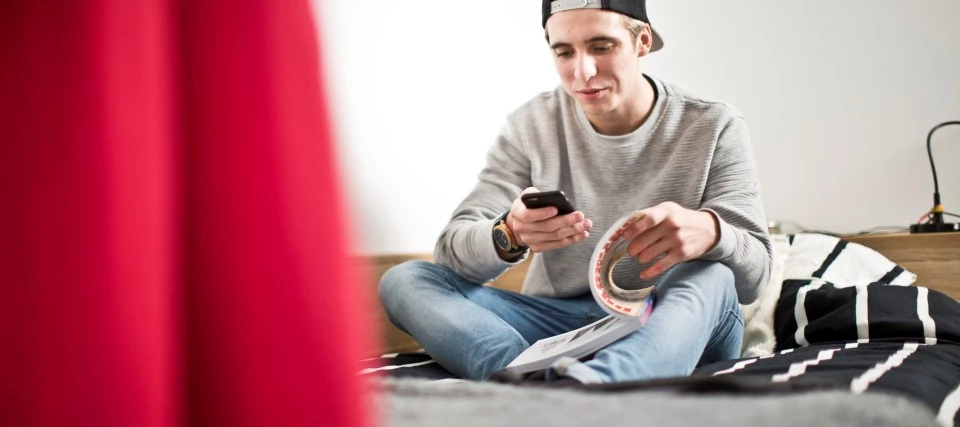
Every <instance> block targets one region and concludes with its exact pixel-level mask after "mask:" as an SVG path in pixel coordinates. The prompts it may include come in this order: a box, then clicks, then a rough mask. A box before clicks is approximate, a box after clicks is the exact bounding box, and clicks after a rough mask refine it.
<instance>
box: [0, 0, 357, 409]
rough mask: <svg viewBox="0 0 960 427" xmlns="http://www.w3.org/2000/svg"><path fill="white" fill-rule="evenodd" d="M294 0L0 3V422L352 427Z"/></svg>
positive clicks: (318, 103) (321, 107)
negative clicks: (289, 0) (291, 0)
mask: <svg viewBox="0 0 960 427" xmlns="http://www.w3.org/2000/svg"><path fill="white" fill-rule="evenodd" d="M324 100H325V94H324V87H323V81H322V79H321V72H320V56H319V52H318V38H317V34H316V29H315V27H314V21H313V18H312V14H311V10H310V7H309V4H308V3H307V2H306V1H294V2H286V1H273V0H231V1H220V0H208V1H191V0H182V1H169V0H168V1H164V0H139V1H131V0H99V1H96V0H65V1H43V0H23V1H16V0H14V1H3V2H0V289H2V291H0V425H3V426H72V425H77V426H89V425H97V426H175V425H197V426H219V425H224V426H267V425H269V426H282V425H311V426H355V425H368V423H369V422H370V421H371V417H369V413H370V411H371V409H372V408H371V406H370V405H369V403H368V402H367V400H366V399H365V396H366V394H365V390H364V389H363V388H362V384H361V383H360V382H359V381H358V379H357V377H356V376H355V372H354V369H353V367H352V362H353V361H354V360H356V359H357V358H359V356H360V355H361V353H363V352H364V350H365V349H370V348H373V347H372V345H371V344H372V343H371V342H370V341H369V340H368V337H369V335H368V334H367V329H366V327H367V325H365V324H363V322H362V320H363V319H364V317H363V316H360V315H359V314H358V313H359V311H358V310H359V309H362V308H363V306H364V301H365V300H366V298H367V297H366V295H365V293H364V289H365V287H364V286H360V285H359V284H361V283H365V282H364V281H362V280H360V279H362V278H361V277H358V274H357V272H355V271H352V270H351V269H350V268H349V265H348V263H347V258H346V254H347V253H348V242H347V239H348V237H349V233H348V232H347V230H349V224H347V223H346V222H345V206H344V205H343V203H342V199H341V195H340V193H339V192H338V188H339V182H338V177H337V171H336V169H335V167H334V166H335V165H334V164H335V158H334V150H333V146H332V130H331V127H330V122H329V118H328V117H329V114H328V111H327V105H326V104H325V102H324Z"/></svg>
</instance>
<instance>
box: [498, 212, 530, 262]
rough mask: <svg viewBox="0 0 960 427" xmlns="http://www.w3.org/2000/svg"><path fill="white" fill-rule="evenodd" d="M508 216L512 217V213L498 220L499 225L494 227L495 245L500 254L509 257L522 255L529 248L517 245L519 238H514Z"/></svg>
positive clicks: (501, 216)
mask: <svg viewBox="0 0 960 427" xmlns="http://www.w3.org/2000/svg"><path fill="white" fill-rule="evenodd" d="M507 215H510V211H507V212H506V213H505V214H503V215H500V217H499V218H497V225H495V226H493V243H494V244H496V245H497V249H499V250H500V252H503V253H506V254H508V255H519V254H522V253H524V252H525V251H526V250H527V247H526V246H520V245H518V244H517V238H516V237H514V235H513V230H510V226H509V225H507Z"/></svg>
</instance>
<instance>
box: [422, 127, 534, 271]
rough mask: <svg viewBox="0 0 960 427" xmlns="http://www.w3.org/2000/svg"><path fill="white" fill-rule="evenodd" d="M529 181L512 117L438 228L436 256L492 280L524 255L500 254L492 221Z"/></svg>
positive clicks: (440, 261)
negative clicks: (508, 256) (506, 256)
mask: <svg viewBox="0 0 960 427" xmlns="http://www.w3.org/2000/svg"><path fill="white" fill-rule="evenodd" d="M530 183H531V179H530V159H529V157H528V156H527V154H526V153H525V152H524V150H523V149H522V146H521V141H520V140H519V138H518V135H517V132H516V128H515V127H514V126H513V125H512V124H511V123H510V122H509V121H508V123H507V124H506V125H505V126H504V127H503V129H502V130H501V131H500V135H498V137H497V140H496V142H495V143H494V144H493V146H492V147H491V148H490V150H489V151H488V152H487V163H486V165H485V166H484V168H483V170H481V171H480V175H479V177H478V181H477V184H476V186H475V187H474V188H473V191H471V192H470V194H469V195H468V196H467V197H466V198H465V199H464V200H463V201H462V202H460V205H459V206H457V208H456V210H454V212H453V216H452V218H451V219H450V222H449V223H448V224H447V226H446V227H445V228H444V229H443V231H442V232H441V233H440V237H439V239H438V240H437V245H436V247H435V248H434V253H433V258H434V261H435V262H436V263H437V264H440V265H442V266H444V267H447V268H449V269H450V270H452V271H454V272H456V273H457V274H459V275H461V276H463V277H464V278H465V279H467V280H470V281H472V282H475V283H485V282H488V281H490V280H493V279H495V278H497V276H499V275H500V274H502V273H503V272H504V271H506V269H507V268H509V267H511V266H513V265H515V264H517V263H519V262H520V261H522V260H523V258H525V257H526V254H524V256H523V257H521V258H520V259H518V260H516V261H513V262H507V261H504V260H502V259H500V257H499V256H498V255H497V249H496V247H495V246H494V242H493V227H494V225H496V224H495V222H496V219H497V218H498V217H499V216H500V215H502V214H503V213H504V212H506V211H507V210H509V209H510V206H511V205H512V204H513V201H514V199H516V198H517V197H519V195H520V192H521V191H523V189H524V188H526V187H529V186H530Z"/></svg>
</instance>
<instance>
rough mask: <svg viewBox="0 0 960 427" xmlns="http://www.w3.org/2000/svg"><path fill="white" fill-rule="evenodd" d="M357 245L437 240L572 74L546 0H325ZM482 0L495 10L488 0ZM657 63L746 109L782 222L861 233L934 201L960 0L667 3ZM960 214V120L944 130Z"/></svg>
mask: <svg viewBox="0 0 960 427" xmlns="http://www.w3.org/2000/svg"><path fill="white" fill-rule="evenodd" d="M314 1H315V5H316V6H317V8H316V9H317V10H318V11H319V15H320V18H319V22H320V27H321V34H322V38H323V42H324V49H325V53H324V54H325V65H326V69H327V79H328V85H329V87H330V89H331V92H330V93H331V97H332V99H331V101H330V102H331V105H332V107H333V108H332V111H333V113H334V116H335V119H336V127H337V131H338V141H339V144H340V150H341V158H342V162H341V172H342V174H343V176H344V181H345V184H346V189H347V190H348V196H349V199H348V202H349V203H350V211H351V212H352V213H353V214H354V217H353V220H352V221H353V225H354V227H355V229H356V230H355V232H354V235H355V236H356V237H357V238H358V239H359V241H358V242H357V243H356V244H355V250H356V251H359V252H362V253H393V252H430V251H432V249H433V244H434V241H435V239H436V237H437V235H438V234H439V233H440V230H441V229H442V228H443V226H444V224H445V223H446V221H447V220H448V218H449V215H450V214H451V212H452V211H453V209H454V207H455V206H456V205H457V204H458V203H459V202H460V200H461V199H462V198H463V197H464V196H465V195H466V194H467V192H468V191H469V190H470V189H471V188H472V186H473V182H474V180H475V178H476V175H477V173H478V172H479V170H480V168H481V167H482V165H483V162H484V156H485V153H486V151H487V148H488V147H489V146H490V144H491V143H492V142H493V140H494V137H495V136H496V134H497V131H498V130H499V129H500V126H501V125H502V124H503V120H504V117H505V116H506V115H507V114H508V113H509V112H510V111H512V110H513V109H514V108H516V107H517V106H519V105H520V104H521V103H523V102H524V101H526V100H527V99H528V98H529V97H531V96H533V95H534V94H536V93H537V92H540V91H544V90H549V89H551V88H553V87H555V86H556V84H558V82H559V79H558V78H557V76H556V74H555V71H554V69H553V63H552V60H551V59H550V55H549V52H548V50H547V48H546V43H545V42H544V40H543V31H542V29H541V27H540V2H539V1H535V0H485V1H482V2H459V1H450V0H420V1H417V2H401V1H396V0H369V1H365V2H360V1H355V0H314ZM478 5H480V6H478ZM648 9H649V10H648V12H649V14H650V18H651V20H652V21H653V25H654V27H655V28H657V30H658V31H659V32H660V34H661V35H662V36H663V38H664V40H665V42H666V47H665V48H664V50H662V51H660V52H657V53H656V54H654V55H652V56H650V57H648V59H646V62H645V64H646V65H645V67H646V71H647V72H648V73H651V74H653V75H656V76H658V77H660V78H663V79H666V80H669V81H672V82H675V83H680V84H682V85H684V86H687V87H689V88H691V89H694V90H696V91H698V92H700V93H702V94H704V95H707V96H710V97H714V98H717V99H721V100H724V101H726V102H729V103H731V104H733V105H734V106H736V107H737V108H738V109H740V111H742V112H743V113H744V114H745V116H746V118H747V121H748V123H749V126H750V130H751V135H752V138H753V147H754V150H755V153H756V158H757V167H758V170H759V175H760V182H761V184H762V186H763V200H764V205H765V207H766V210H767V216H768V217H769V218H770V219H784V220H792V221H796V222H799V223H801V224H803V225H805V226H807V227H809V228H815V229H822V230H832V231H836V232H853V231H858V230H863V229H866V228H870V227H874V226H886V225H894V226H906V225H908V224H910V223H912V222H916V220H917V218H918V217H919V216H920V215H921V214H923V213H924V212H925V211H926V210H928V209H929V208H930V207H931V204H932V194H933V182H932V181H933V180H932V177H931V173H930V166H929V162H928V160H927V157H926V156H927V154H926V148H925V140H926V135H927V132H928V131H929V130H930V128H931V127H933V126H934V125H935V124H937V123H939V122H942V121H945V120H960V26H958V25H957V18H958V17H960V2H958V1H956V0H917V1H904V0H844V1H837V0H809V1H804V2H793V3H787V2H780V1H776V2H770V1H761V0H752V1H748V0H726V1H715V0H652V1H651V2H650V4H649V5H648ZM933 148H934V155H935V160H936V161H937V168H938V174H939V179H940V187H941V188H940V190H941V195H942V197H943V202H944V205H945V207H946V208H947V210H948V211H952V212H954V213H960V126H951V127H947V128H944V129H941V130H940V131H938V132H937V133H936V134H935V136H934V143H933Z"/></svg>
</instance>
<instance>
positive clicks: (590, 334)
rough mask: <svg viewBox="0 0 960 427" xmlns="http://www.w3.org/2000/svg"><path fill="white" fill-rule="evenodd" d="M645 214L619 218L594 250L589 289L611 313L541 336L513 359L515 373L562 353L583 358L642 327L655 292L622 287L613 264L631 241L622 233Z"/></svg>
mask: <svg viewBox="0 0 960 427" xmlns="http://www.w3.org/2000/svg"><path fill="white" fill-rule="evenodd" d="M642 216H643V214H641V213H639V212H634V213H632V214H630V215H627V216H625V217H623V218H620V219H619V220H617V221H616V222H615V223H614V224H613V226H611V227H610V228H609V229H608V230H607V233H606V234H604V235H603V237H602V238H601V239H600V243H599V244H598V245H597V247H596V248H595V249H594V251H593V256H592V257H591V259H590V270H589V272H588V276H587V277H589V279H590V292H591V293H592V294H593V298H594V299H595V300H596V301H597V303H598V304H600V307H602V308H603V309H604V311H606V312H607V313H609V316H607V317H604V318H603V319H600V320H598V321H596V322H593V323H591V324H589V325H587V326H584V327H582V328H580V329H575V330H572V331H570V332H566V333H563V334H560V335H555V336H552V337H550V338H544V339H541V340H539V341H537V342H535V343H533V345H531V346H530V347H529V348H527V349H526V350H524V352H523V353H520V355H519V356H517V358H516V359H513V361H512V362H510V364H509V365H507V367H506V370H507V371H509V372H513V373H516V374H522V373H525V372H530V371H535V370H539V369H545V368H547V367H549V366H550V364H552V363H553V362H554V361H555V360H557V359H559V358H560V357H563V356H568V357H573V358H581V357H584V356H588V355H590V354H592V353H594V352H596V351H598V350H600V349H602V348H603V347H606V346H608V345H610V344H612V343H614V342H615V341H617V340H619V339H620V338H623V337H625V336H627V335H629V334H631V333H633V332H634V331H636V330H638V329H640V328H641V327H642V326H643V325H644V324H645V323H646V322H647V318H649V317H650V313H652V312H653V308H654V305H655V304H656V299H657V295H656V291H655V290H654V288H653V287H649V288H645V289H621V288H619V287H618V286H617V285H616V284H615V283H613V267H614V265H616V264H617V262H618V261H620V259H621V258H623V257H624V255H626V253H627V246H629V245H630V242H629V241H627V240H624V239H623V238H622V236H623V232H624V231H625V230H626V229H627V227H629V226H630V224H633V222H634V221H636V220H638V219H640V218H641V217H642Z"/></svg>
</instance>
